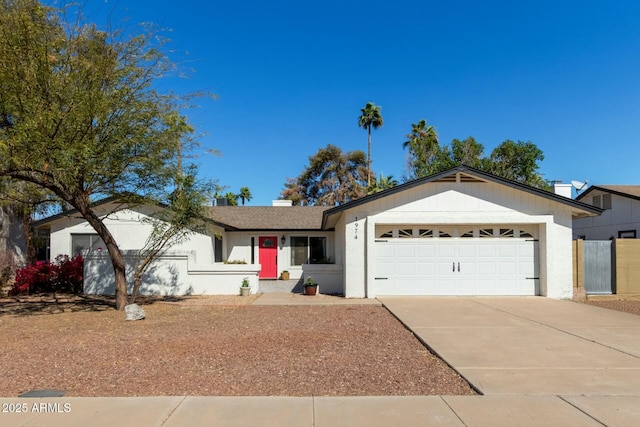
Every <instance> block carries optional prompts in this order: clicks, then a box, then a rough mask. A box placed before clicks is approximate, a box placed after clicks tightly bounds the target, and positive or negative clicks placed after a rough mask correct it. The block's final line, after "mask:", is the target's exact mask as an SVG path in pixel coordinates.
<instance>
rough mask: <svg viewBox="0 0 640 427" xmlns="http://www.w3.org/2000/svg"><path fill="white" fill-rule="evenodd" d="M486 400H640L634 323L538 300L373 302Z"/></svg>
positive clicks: (639, 336)
mask: <svg viewBox="0 0 640 427" xmlns="http://www.w3.org/2000/svg"><path fill="white" fill-rule="evenodd" d="M378 299H379V300H380V301H381V302H382V303H383V305H385V306H386V307H387V308H388V309H389V310H390V311H391V312H392V313H393V314H394V315H395V316H396V317H398V319H400V321H402V322H403V323H404V324H405V325H406V326H407V327H408V328H410V329H411V330H412V331H413V332H414V333H415V334H416V335H417V336H418V337H419V338H420V339H421V340H422V341H423V342H424V343H426V344H427V345H428V346H429V347H430V348H431V349H432V350H433V351H434V352H435V353H437V354H438V355H439V356H440V357H442V358H443V359H444V360H446V361H447V362H448V363H449V364H450V365H451V366H452V367H453V368H455V369H456V370H457V371H458V372H459V373H460V374H461V375H463V376H464V377H465V378H466V379H467V380H468V381H469V382H470V383H471V384H473V385H474V386H475V387H476V388H477V389H478V390H479V391H480V392H482V393H483V394H485V395H573V396H581V395H586V396H640V317H639V316H635V315H631V314H627V313H622V312H617V311H612V310H607V309H603V308H599V307H594V306H589V305H585V304H580V303H575V302H572V301H560V300H553V299H549V298H543V297H413V296H412V297H379V298H378Z"/></svg>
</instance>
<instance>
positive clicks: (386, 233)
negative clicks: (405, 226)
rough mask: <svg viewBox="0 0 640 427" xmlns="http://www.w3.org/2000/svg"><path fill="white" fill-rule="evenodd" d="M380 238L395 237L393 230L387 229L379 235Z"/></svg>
mask: <svg viewBox="0 0 640 427" xmlns="http://www.w3.org/2000/svg"><path fill="white" fill-rule="evenodd" d="M378 237H393V230H387V229H385V230H384V231H381V232H380V233H378Z"/></svg>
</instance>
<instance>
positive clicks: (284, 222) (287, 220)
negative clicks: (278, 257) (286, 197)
mask: <svg viewBox="0 0 640 427" xmlns="http://www.w3.org/2000/svg"><path fill="white" fill-rule="evenodd" d="M327 209H329V206H211V207H209V218H211V219H212V220H214V221H216V222H217V223H219V224H223V226H224V228H225V230H227V231H238V230H247V231H256V230H321V227H322V214H323V213H324V211H325V210H327Z"/></svg>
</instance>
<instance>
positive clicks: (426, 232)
mask: <svg viewBox="0 0 640 427" xmlns="http://www.w3.org/2000/svg"><path fill="white" fill-rule="evenodd" d="M418 237H422V238H429V237H433V230H432V229H430V228H421V229H420V230H418Z"/></svg>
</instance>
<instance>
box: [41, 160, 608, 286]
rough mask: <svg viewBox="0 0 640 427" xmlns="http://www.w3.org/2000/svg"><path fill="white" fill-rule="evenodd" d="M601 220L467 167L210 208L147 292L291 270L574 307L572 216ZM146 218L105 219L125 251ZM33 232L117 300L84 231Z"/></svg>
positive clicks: (581, 207) (124, 214)
mask: <svg viewBox="0 0 640 427" xmlns="http://www.w3.org/2000/svg"><path fill="white" fill-rule="evenodd" d="M280 203H282V202H280ZM601 211H602V210H601V209H599V208H597V207H594V206H591V205H588V204H584V203H581V202H579V201H575V200H571V199H570V198H567V197H562V196H559V195H556V194H553V193H550V192H546V191H543V190H539V189H537V188H533V187H529V186H527V185H523V184H519V183H516V182H513V181H510V180H506V179H503V178H500V177H497V176H495V175H491V174H488V173H485V172H482V171H479V170H477V169H473V168H469V167H465V166H459V167H456V168H453V169H450V170H447V171H445V172H442V173H438V174H435V175H431V176H429V177H425V178H421V179H418V180H414V181H410V182H407V183H405V184H402V185H398V186H396V187H394V188H391V189H388V190H385V191H382V192H379V193H376V194H372V195H369V196H366V197H364V198H361V199H358V200H355V201H352V202H350V203H346V204H344V205H340V206H336V207H331V208H326V207H296V206H268V207H243V206H238V207H211V208H210V217H211V219H212V232H211V234H210V235H196V236H194V237H193V239H192V241H191V242H187V243H185V244H183V245H181V246H180V247H178V248H172V251H171V254H170V255H169V256H166V257H164V258H163V260H162V261H161V262H159V263H158V267H157V269H156V271H155V272H154V274H152V275H150V277H145V283H146V288H144V289H143V291H144V292H147V293H159V294H179V293H182V294H185V293H191V294H216V293H217V294H221V293H237V292H238V285H239V284H240V281H241V279H242V278H243V277H250V278H251V282H252V285H253V289H254V292H256V291H259V283H260V282H259V281H258V279H259V278H261V279H274V278H277V277H278V276H279V275H280V273H281V272H282V271H283V270H288V271H289V272H290V273H291V276H292V278H300V279H304V278H306V277H308V276H313V277H314V279H316V281H318V282H319V283H320V291H321V292H323V293H340V294H343V295H345V296H346V297H357V298H362V297H367V298H375V297H376V296H378V295H543V296H548V297H552V298H570V297H571V296H572V292H573V288H572V270H571V267H570V266H571V259H572V244H571V223H572V219H573V218H577V217H588V216H593V215H598V214H599V213H600V212H601ZM143 215H145V212H144V210H140V209H138V210H123V211H120V212H118V213H117V214H116V215H115V216H113V218H110V219H109V220H108V223H107V225H108V227H109V228H110V229H111V230H112V232H113V233H114V236H115V238H116V240H117V241H118V243H119V244H120V245H121V247H122V249H123V250H125V251H126V252H127V253H128V254H131V255H133V254H134V253H135V249H137V248H139V246H140V245H141V243H142V242H144V239H145V238H146V237H145V236H146V235H147V234H148V230H145V228H144V226H141V224H140V219H141V218H142V216H143ZM36 225H37V226H39V227H47V228H49V229H50V230H51V254H52V256H53V257H55V255H57V254H58V253H68V252H69V251H71V250H75V249H79V248H81V247H82V248H83V249H93V250H86V251H85V253H86V254H87V257H86V260H87V265H88V266H85V272H86V273H85V290H86V291H87V292H93V293H99V292H109V291H110V292H112V291H113V283H112V282H113V278H112V277H111V276H110V270H109V268H110V265H109V263H108V262H107V261H108V258H106V257H105V256H104V255H100V251H99V250H97V249H96V244H97V245H99V244H100V242H99V241H98V242H96V241H94V239H95V237H96V236H95V233H93V234H94V236H93V237H91V234H92V233H91V229H90V228H89V227H88V226H87V225H86V222H84V221H83V220H81V219H74V218H72V217H71V218H70V217H69V216H68V215H60V216H57V217H55V218H51V219H45V220H42V221H39V222H38V224H36ZM74 242H75V243H74ZM80 242H82V243H81V244H80ZM224 261H227V262H228V263H227V264H225V263H224ZM242 263H246V264H242ZM263 283H265V282H263Z"/></svg>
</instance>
